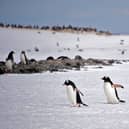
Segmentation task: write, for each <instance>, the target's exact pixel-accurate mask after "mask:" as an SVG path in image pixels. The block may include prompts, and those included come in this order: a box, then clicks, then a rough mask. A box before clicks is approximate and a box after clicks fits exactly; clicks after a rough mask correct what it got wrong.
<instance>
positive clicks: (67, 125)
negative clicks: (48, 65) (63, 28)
mask: <svg viewBox="0 0 129 129" xmlns="http://www.w3.org/2000/svg"><path fill="white" fill-rule="evenodd" d="M77 36H78V34H67V33H63V34H62V33H61V34H60V33H56V34H55V35H54V36H53V34H52V32H41V34H38V33H37V31H30V30H15V29H14V30H12V29H1V30H0V44H1V46H0V54H1V55H2V56H1V60H3V59H5V57H6V55H7V53H8V51H9V50H10V49H11V50H12V49H14V50H16V52H17V53H16V55H15V56H16V57H17V58H16V59H17V61H18V60H19V59H18V56H19V53H20V50H21V49H28V48H30V49H31V50H32V49H33V47H34V46H38V47H39V48H40V52H39V53H36V52H34V51H31V52H28V55H29V56H30V57H35V58H36V59H37V58H38V59H40V58H41V59H42V58H45V56H50V55H53V56H55V57H56V56H59V55H65V54H66V55H68V56H71V57H73V56H75V55H77V54H79V55H82V56H85V57H87V58H89V57H97V58H113V59H114V58H115V59H116V58H117V59H128V58H129V54H128V45H129V36H111V37H110V36H109V37H108V36H100V37H98V36H96V35H79V38H80V41H79V42H80V47H81V48H83V49H85V50H84V51H83V52H79V51H77V50H76V48H74V47H75V45H76V43H77V41H76V37H77ZM121 39H124V40H125V42H124V45H123V46H121V45H120V44H119V42H120V40H121ZM41 41H42V42H41ZM57 41H58V42H61V44H60V45H61V51H63V48H64V47H66V48H67V47H70V48H71V50H70V52H68V51H63V52H58V50H57V49H58V48H57V46H56V42H57ZM25 44H26V46H25ZM50 44H51V45H50ZM45 47H46V48H47V49H46V48H45ZM125 48H126V49H127V51H126V53H125V54H124V55H121V53H120V51H118V49H125ZM45 49H46V50H45ZM103 76H110V77H111V79H112V81H113V82H115V83H120V84H122V85H124V87H125V88H124V89H118V93H119V97H120V98H121V99H123V100H126V103H120V104H114V105H113V104H107V101H106V97H105V94H104V89H103V81H102V80H101V78H102V77H103ZM67 79H70V80H72V81H74V82H75V84H76V86H77V87H78V88H79V89H80V90H81V91H82V92H83V94H84V97H82V99H83V101H84V102H85V103H87V104H88V105H89V106H88V107H84V106H81V107H80V108H78V107H71V105H70V104H69V101H68V100H67V96H66V89H65V87H64V86H62V84H63V82H64V81H65V80H67ZM128 83H129V63H124V64H119V65H118V64H114V65H113V66H104V67H103V68H100V69H99V68H93V67H90V66H89V67H88V69H86V70H85V69H82V70H80V71H74V70H71V71H68V72H53V73H50V72H44V73H37V74H4V75H0V128H1V129H127V128H128V127H129V110H128V109H129V86H128Z"/></svg>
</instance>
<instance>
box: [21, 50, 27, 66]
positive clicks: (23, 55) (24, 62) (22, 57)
mask: <svg viewBox="0 0 129 129" xmlns="http://www.w3.org/2000/svg"><path fill="white" fill-rule="evenodd" d="M20 61H21V63H22V64H28V59H27V57H26V53H25V51H22V52H21V54H20Z"/></svg>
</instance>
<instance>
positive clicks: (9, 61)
mask: <svg viewBox="0 0 129 129" xmlns="http://www.w3.org/2000/svg"><path fill="white" fill-rule="evenodd" d="M13 54H14V51H11V52H10V53H9V54H8V57H7V58H6V62H5V65H6V68H7V71H12V69H13V65H14V57H13Z"/></svg>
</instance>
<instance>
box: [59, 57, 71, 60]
mask: <svg viewBox="0 0 129 129" xmlns="http://www.w3.org/2000/svg"><path fill="white" fill-rule="evenodd" d="M57 59H58V60H70V58H69V57H67V56H60V57H58V58H57Z"/></svg>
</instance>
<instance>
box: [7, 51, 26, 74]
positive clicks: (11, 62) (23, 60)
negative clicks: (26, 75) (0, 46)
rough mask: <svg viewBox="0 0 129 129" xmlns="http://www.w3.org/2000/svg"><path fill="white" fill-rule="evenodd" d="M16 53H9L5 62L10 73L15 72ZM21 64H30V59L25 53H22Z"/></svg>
mask: <svg viewBox="0 0 129 129" xmlns="http://www.w3.org/2000/svg"><path fill="white" fill-rule="evenodd" d="M14 53H15V52H14V51H11V52H9V54H8V57H7V58H6V61H5V65H6V69H7V71H10V72H11V71H12V70H13V67H14V63H15V61H14ZM20 62H21V64H28V59H27V56H26V53H25V51H21V54H20Z"/></svg>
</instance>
